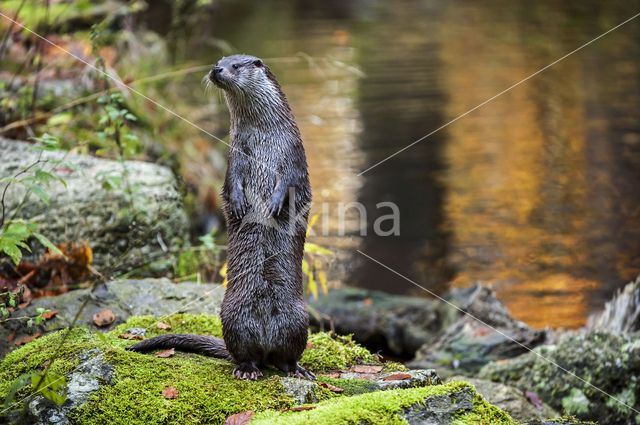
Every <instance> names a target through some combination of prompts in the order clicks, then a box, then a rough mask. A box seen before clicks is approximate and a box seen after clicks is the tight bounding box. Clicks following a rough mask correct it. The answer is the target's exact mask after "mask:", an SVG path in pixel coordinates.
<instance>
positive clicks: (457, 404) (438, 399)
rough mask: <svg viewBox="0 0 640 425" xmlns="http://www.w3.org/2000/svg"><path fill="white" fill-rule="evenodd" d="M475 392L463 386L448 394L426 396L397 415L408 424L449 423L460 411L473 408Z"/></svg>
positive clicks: (466, 411)
mask: <svg viewBox="0 0 640 425" xmlns="http://www.w3.org/2000/svg"><path fill="white" fill-rule="evenodd" d="M474 398H475V394H474V393H473V392H472V391H471V390H470V388H464V389H462V390H460V391H455V392H452V393H450V394H442V395H436V396H432V397H427V398H426V399H424V400H423V401H421V402H419V403H416V404H412V405H410V406H408V407H405V408H404V411H403V412H402V413H401V414H400V415H399V416H400V417H401V418H403V419H404V420H405V421H407V423H409V425H414V424H415V425H422V424H434V425H435V424H450V423H452V422H453V419H454V417H456V416H457V415H459V414H460V413H468V412H471V411H472V410H473V399H474Z"/></svg>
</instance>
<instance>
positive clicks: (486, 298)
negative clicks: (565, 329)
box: [408, 285, 547, 377]
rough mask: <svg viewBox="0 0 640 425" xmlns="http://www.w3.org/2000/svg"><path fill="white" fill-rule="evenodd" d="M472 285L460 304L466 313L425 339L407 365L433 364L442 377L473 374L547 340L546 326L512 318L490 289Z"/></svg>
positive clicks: (417, 366)
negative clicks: (435, 336)
mask: <svg viewBox="0 0 640 425" xmlns="http://www.w3.org/2000/svg"><path fill="white" fill-rule="evenodd" d="M474 288H475V291H474V292H473V293H472V295H471V297H469V300H468V302H467V303H466V304H465V305H464V306H463V307H461V308H463V309H464V310H465V311H466V312H467V313H469V315H464V316H461V317H460V318H459V319H458V320H457V321H456V322H455V323H453V324H451V325H449V327H448V328H447V329H446V331H445V332H444V333H443V334H442V335H441V336H440V337H439V338H438V339H437V340H436V341H435V342H428V343H425V344H424V345H423V346H422V347H421V348H420V349H419V350H418V352H417V353H416V357H415V358H414V359H413V360H412V361H411V362H410V363H409V364H408V366H409V367H411V368H436V369H438V371H439V373H440V374H441V376H443V377H448V376H451V375H453V374H462V375H465V376H473V375H474V374H475V373H476V372H477V371H478V370H480V368H481V367H482V366H484V365H485V364H487V363H489V362H491V361H494V360H500V359H506V358H511V357H515V356H518V355H520V354H522V353H525V352H527V349H526V348H525V347H529V348H533V347H536V346H538V345H540V344H542V343H543V342H544V341H545V340H546V337H547V332H546V331H545V330H535V329H531V328H530V327H528V326H527V325H525V324H524V323H522V322H520V321H518V320H516V319H514V318H513V316H511V314H510V313H509V312H508V311H507V309H506V308H505V307H504V306H503V305H502V303H500V301H498V299H497V298H496V296H495V293H494V292H493V290H491V289H490V288H487V287H483V286H480V285H477V286H475V287H474ZM478 319H479V320H478ZM480 321H482V322H480Z"/></svg>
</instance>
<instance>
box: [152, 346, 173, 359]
mask: <svg viewBox="0 0 640 425" xmlns="http://www.w3.org/2000/svg"><path fill="white" fill-rule="evenodd" d="M175 353H176V350H175V349H174V348H169V349H168V350H165V351H160V352H159V353H156V357H161V358H163V359H166V358H168V357H171V356H173V355H174V354H175Z"/></svg>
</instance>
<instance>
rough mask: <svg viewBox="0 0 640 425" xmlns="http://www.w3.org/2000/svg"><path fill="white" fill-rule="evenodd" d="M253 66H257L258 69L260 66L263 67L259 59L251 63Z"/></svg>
mask: <svg viewBox="0 0 640 425" xmlns="http://www.w3.org/2000/svg"><path fill="white" fill-rule="evenodd" d="M253 64H254V65H255V66H257V67H258V68H260V67H261V66H262V65H264V64H263V63H262V61H261V60H260V59H256V60H254V61H253Z"/></svg>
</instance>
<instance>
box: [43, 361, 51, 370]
mask: <svg viewBox="0 0 640 425" xmlns="http://www.w3.org/2000/svg"><path fill="white" fill-rule="evenodd" d="M50 364H51V360H46V361H45V362H44V363H42V368H43V369H44V368H46V367H47V366H49V365H50Z"/></svg>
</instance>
